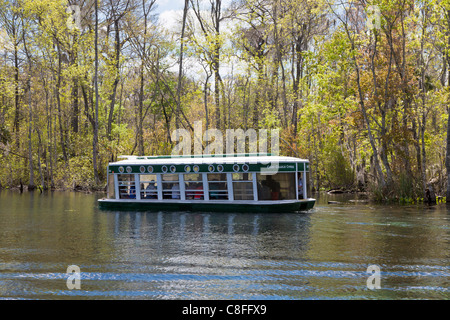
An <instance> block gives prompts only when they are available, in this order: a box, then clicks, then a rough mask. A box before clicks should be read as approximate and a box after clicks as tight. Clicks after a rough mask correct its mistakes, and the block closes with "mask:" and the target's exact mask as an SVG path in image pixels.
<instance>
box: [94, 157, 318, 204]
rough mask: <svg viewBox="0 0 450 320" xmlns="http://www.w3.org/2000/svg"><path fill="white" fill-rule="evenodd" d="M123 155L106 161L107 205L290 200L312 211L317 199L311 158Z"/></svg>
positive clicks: (103, 200) (256, 202) (255, 202)
mask: <svg viewBox="0 0 450 320" xmlns="http://www.w3.org/2000/svg"><path fill="white" fill-rule="evenodd" d="M123 157H124V158H125V160H121V161H118V162H114V163H110V164H109V165H108V183H107V197H106V198H105V199H102V200H100V203H101V204H102V206H104V207H105V206H106V205H108V207H109V208H114V207H119V206H121V205H124V204H126V207H129V208H130V207H133V204H139V205H138V207H140V208H147V209H152V208H160V207H161V205H162V204H165V205H166V206H165V207H168V205H169V206H172V207H175V208H178V209H183V208H184V209H187V210H191V209H192V208H194V207H196V208H198V209H200V210H204V209H205V207H204V206H203V207H202V206H201V204H208V205H209V206H208V209H211V210H213V211H214V210H217V209H219V205H220V207H221V210H220V211H223V210H222V209H224V208H223V206H224V205H225V206H226V205H228V208H229V209H231V210H235V209H237V207H236V205H240V206H243V205H244V206H245V205H247V206H249V205H250V206H259V207H263V206H264V207H265V206H273V205H278V207H280V205H283V204H285V205H286V204H290V207H298V208H299V209H301V208H304V209H308V208H311V207H312V206H313V205H314V202H315V200H314V199H311V198H309V196H310V192H309V188H308V181H309V161H308V160H304V159H299V158H293V157H281V156H272V155H251V154H245V155H231V156H230V155H220V156H219V155H208V156H206V155H200V156H142V157H139V156H123ZM294 203H296V204H297V205H293V204H294ZM302 204H303V205H302ZM229 205H232V206H231V207H230V206H229ZM134 207H136V206H134ZM162 208H164V206H162ZM247 209H248V207H247ZM273 209H275V210H277V209H276V207H273ZM295 211H296V210H295Z"/></svg>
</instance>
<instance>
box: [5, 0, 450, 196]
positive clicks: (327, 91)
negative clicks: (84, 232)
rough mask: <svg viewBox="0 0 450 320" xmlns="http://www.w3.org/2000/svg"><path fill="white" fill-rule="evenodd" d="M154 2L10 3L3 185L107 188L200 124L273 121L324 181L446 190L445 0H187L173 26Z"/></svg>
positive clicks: (449, 52) (410, 191)
mask: <svg viewBox="0 0 450 320" xmlns="http://www.w3.org/2000/svg"><path fill="white" fill-rule="evenodd" d="M157 6H158V0H139V1H138V0H80V1H75V0H69V1H67V0H11V1H6V0H0V166H1V169H0V188H17V187H18V186H28V189H29V190H33V189H36V188H38V189H40V190H46V189H62V190H103V189H104V188H105V185H106V166H107V164H108V162H111V161H116V160H117V159H118V156H120V155H167V154H171V150H172V149H173V148H174V146H175V145H176V141H174V139H173V136H172V132H173V131H174V130H175V129H177V128H183V129H186V130H189V132H193V131H194V122H197V123H198V122H199V121H201V123H202V126H203V130H207V129H210V128H216V129H219V130H223V131H224V132H225V130H226V129H238V128H240V129H243V130H248V129H250V128H252V129H255V130H258V129H267V130H273V129H279V140H280V144H279V152H280V154H281V155H286V156H295V157H301V158H306V159H309V160H310V163H311V180H312V181H311V185H312V187H313V190H315V191H323V190H330V189H334V190H335V189H340V190H346V191H363V192H367V193H368V194H369V195H370V196H371V198H372V199H374V200H376V201H399V202H416V201H417V202H418V201H421V200H422V199H424V197H425V195H426V192H427V190H428V191H430V190H431V191H432V192H433V193H434V194H436V195H437V196H439V197H442V199H443V200H444V201H445V199H447V198H448V199H449V200H450V196H449V195H448V193H447V188H448V187H447V186H448V185H449V183H448V178H449V177H450V175H448V173H450V160H447V159H450V155H449V154H448V152H449V149H450V139H449V137H448V130H449V129H450V126H449V117H448V105H449V98H450V97H449V89H450V0H227V1H225V0H185V1H184V5H183V6H182V9H181V10H180V12H179V14H178V16H177V18H176V22H175V23H174V24H171V25H170V26H169V25H166V24H164V23H163V22H160V20H159V19H158V15H157V14H156V8H157ZM203 147H204V146H203Z"/></svg>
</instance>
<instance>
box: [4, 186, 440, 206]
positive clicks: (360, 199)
mask: <svg viewBox="0 0 450 320" xmlns="http://www.w3.org/2000/svg"><path fill="white" fill-rule="evenodd" d="M2 190H5V191H7V190H9V191H15V192H20V193H23V192H37V193H41V194H42V193H44V192H52V191H56V192H80V193H85V194H91V193H101V194H104V193H106V186H105V187H94V188H92V187H89V188H83V187H80V186H76V187H74V188H59V189H58V188H54V189H44V188H42V186H40V185H38V186H35V187H34V188H31V189H29V188H28V186H24V185H21V186H13V187H6V188H4V187H2V186H0V192H1V191H2ZM314 194H315V195H319V196H320V194H323V195H325V194H326V195H336V194H338V195H353V196H354V197H355V198H356V199H346V200H339V201H337V200H328V201H327V203H328V204H346V203H354V204H370V203H375V204H376V203H378V204H399V205H411V204H427V205H433V204H441V203H446V198H445V197H442V196H436V197H435V198H431V199H426V198H425V199H424V198H416V199H412V198H390V199H384V200H381V201H380V200H379V199H374V198H373V197H372V195H371V194H370V193H369V192H366V191H357V190H344V189H331V190H322V191H314V192H313V196H314Z"/></svg>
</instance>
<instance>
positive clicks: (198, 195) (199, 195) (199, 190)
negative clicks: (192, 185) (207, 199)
mask: <svg viewBox="0 0 450 320" xmlns="http://www.w3.org/2000/svg"><path fill="white" fill-rule="evenodd" d="M194 199H195V200H202V199H203V184H202V183H200V182H199V183H198V185H197V188H196V191H195V194H194Z"/></svg>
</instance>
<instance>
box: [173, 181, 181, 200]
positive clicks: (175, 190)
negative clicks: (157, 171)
mask: <svg viewBox="0 0 450 320" xmlns="http://www.w3.org/2000/svg"><path fill="white" fill-rule="evenodd" d="M172 199H180V186H179V185H178V183H174V184H173V186H172Z"/></svg>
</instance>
